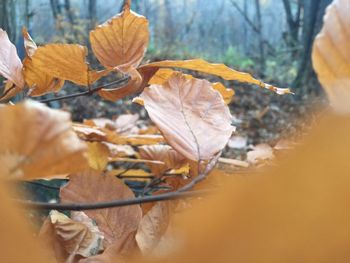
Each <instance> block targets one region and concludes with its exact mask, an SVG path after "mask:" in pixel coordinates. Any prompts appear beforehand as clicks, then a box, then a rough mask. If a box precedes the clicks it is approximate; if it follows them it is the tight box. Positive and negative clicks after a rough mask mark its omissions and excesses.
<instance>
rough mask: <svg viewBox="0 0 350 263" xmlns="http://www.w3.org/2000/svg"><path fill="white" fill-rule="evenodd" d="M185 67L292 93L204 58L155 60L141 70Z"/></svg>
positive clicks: (283, 92)
mask: <svg viewBox="0 0 350 263" xmlns="http://www.w3.org/2000/svg"><path fill="white" fill-rule="evenodd" d="M150 67H151V68H152V67H153V68H164V67H165V68H169V67H170V68H183V69H189V70H195V71H200V72H203V73H207V74H211V75H216V76H219V77H222V78H223V79H226V80H237V81H240V82H247V83H251V84H256V85H258V86H259V87H262V88H266V89H268V90H272V91H274V92H276V93H277V94H288V93H291V92H290V90H289V89H280V88H277V87H274V86H271V85H270V84H266V83H263V82H261V81H260V80H258V79H255V78H253V77H252V76H251V75H250V74H248V73H244V72H240V71H237V70H234V69H231V68H229V67H227V66H225V65H224V64H213V63H209V62H207V61H205V60H203V59H193V60H164V61H159V62H153V63H149V64H146V65H142V66H141V67H140V71H144V70H147V68H150Z"/></svg>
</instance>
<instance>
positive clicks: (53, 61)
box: [31, 44, 110, 86]
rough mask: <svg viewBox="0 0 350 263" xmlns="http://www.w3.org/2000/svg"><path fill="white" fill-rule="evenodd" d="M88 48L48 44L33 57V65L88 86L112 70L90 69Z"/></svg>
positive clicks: (51, 74) (75, 45)
mask: <svg viewBox="0 0 350 263" xmlns="http://www.w3.org/2000/svg"><path fill="white" fill-rule="evenodd" d="M86 55H87V48H86V47H85V46H81V45H77V44H48V45H45V46H42V47H39V48H38V49H37V50H36V51H35V53H34V55H33V56H32V57H31V58H32V61H33V66H34V67H35V68H36V69H38V70H40V71H42V72H45V73H46V74H47V75H49V76H52V77H55V78H58V79H64V80H69V81H72V82H74V83H75V84H78V85H83V86H87V85H88V84H92V83H94V82H95V81H97V80H98V79H99V78H101V77H103V76H105V75H106V74H108V73H109V72H110V71H109V70H102V71H90V70H89V68H88V65H87V63H86V61H85V59H86Z"/></svg>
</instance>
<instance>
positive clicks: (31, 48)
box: [22, 27, 38, 57]
mask: <svg viewBox="0 0 350 263" xmlns="http://www.w3.org/2000/svg"><path fill="white" fill-rule="evenodd" d="M22 35H23V39H24V48H25V50H26V53H27V56H28V57H32V56H33V55H34V53H35V51H36V50H37V48H38V46H37V45H36V43H35V42H34V40H33V39H32V37H31V36H30V35H29V33H28V30H27V28H25V27H23V28H22Z"/></svg>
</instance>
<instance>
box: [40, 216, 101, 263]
mask: <svg viewBox="0 0 350 263" xmlns="http://www.w3.org/2000/svg"><path fill="white" fill-rule="evenodd" d="M39 238H40V239H41V240H42V241H44V244H45V245H46V247H47V248H48V249H49V250H51V251H52V252H53V254H54V255H55V258H56V259H57V261H58V262H62V260H64V261H65V262H68V258H73V257H74V256H75V255H80V256H83V257H90V256H93V255H96V254H97V253H98V252H100V251H101V250H103V239H104V237H103V234H102V233H101V232H100V231H99V229H98V228H97V226H96V225H94V223H93V221H92V220H91V219H90V218H88V217H87V216H86V215H85V214H84V213H83V212H73V213H72V219H70V218H69V217H67V216H66V215H65V214H62V213H60V212H58V211H55V210H53V211H51V212H50V214H49V216H48V218H47V219H46V221H45V222H44V224H43V226H42V228H41V230H40V233H39ZM66 260H67V261H66Z"/></svg>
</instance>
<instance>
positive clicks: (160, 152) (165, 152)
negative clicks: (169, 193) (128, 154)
mask: <svg viewBox="0 0 350 263" xmlns="http://www.w3.org/2000/svg"><path fill="white" fill-rule="evenodd" d="M139 151H140V156H141V158H143V159H146V160H155V161H161V162H164V165H154V164H152V163H147V166H148V167H149V168H150V170H151V172H152V173H153V174H154V175H155V176H161V175H163V173H164V172H165V171H167V170H170V169H178V168H181V167H182V166H184V165H186V163H187V160H186V158H185V157H183V156H182V155H181V154H179V153H178V152H177V151H175V150H174V149H173V148H171V147H170V146H168V145H144V146H140V147H139Z"/></svg>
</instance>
